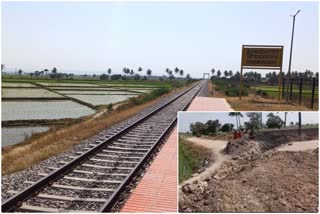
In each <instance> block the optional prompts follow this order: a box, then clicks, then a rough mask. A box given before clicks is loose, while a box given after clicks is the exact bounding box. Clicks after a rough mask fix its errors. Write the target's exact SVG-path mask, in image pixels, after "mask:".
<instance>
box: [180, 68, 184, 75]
mask: <svg viewBox="0 0 320 214" xmlns="http://www.w3.org/2000/svg"><path fill="white" fill-rule="evenodd" d="M179 73H180V76H181V77H183V73H184V71H183V70H182V69H181V70H180V71H179Z"/></svg>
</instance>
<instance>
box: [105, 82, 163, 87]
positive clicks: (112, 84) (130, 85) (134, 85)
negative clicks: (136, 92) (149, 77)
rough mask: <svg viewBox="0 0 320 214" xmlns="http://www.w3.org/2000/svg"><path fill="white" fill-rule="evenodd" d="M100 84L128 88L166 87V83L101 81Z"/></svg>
mask: <svg viewBox="0 0 320 214" xmlns="http://www.w3.org/2000/svg"><path fill="white" fill-rule="evenodd" d="M100 85H104V86H112V87H130V88H160V87H166V86H167V85H147V84H146V85H142V84H140V85H139V84H132V83H128V84H125V83H103V84H100Z"/></svg>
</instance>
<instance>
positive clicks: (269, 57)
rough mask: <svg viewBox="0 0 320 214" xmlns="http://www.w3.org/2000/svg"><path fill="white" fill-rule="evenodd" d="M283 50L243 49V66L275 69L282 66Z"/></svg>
mask: <svg viewBox="0 0 320 214" xmlns="http://www.w3.org/2000/svg"><path fill="white" fill-rule="evenodd" d="M282 56H283V48H282V46H278V47H271V46H270V47H259V46H257V47H253V46H247V47H246V46H243V47H242V66H250V67H257V68H258V67H264V68H275V67H281V66H282Z"/></svg>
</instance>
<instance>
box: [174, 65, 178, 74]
mask: <svg viewBox="0 0 320 214" xmlns="http://www.w3.org/2000/svg"><path fill="white" fill-rule="evenodd" d="M174 73H176V74H177V76H178V74H179V68H178V67H176V68H175V69H174Z"/></svg>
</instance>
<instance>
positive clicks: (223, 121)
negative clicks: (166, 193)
mask: <svg viewBox="0 0 320 214" xmlns="http://www.w3.org/2000/svg"><path fill="white" fill-rule="evenodd" d="M178 133H179V212H189V213H190V212H209V213H210V212H318V206H319V204H318V203H319V195H318V191H319V189H318V185H319V183H318V179H319V176H318V175H319V172H318V168H319V158H318V152H319V124H318V112H179V114H178Z"/></svg>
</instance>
